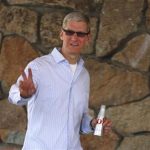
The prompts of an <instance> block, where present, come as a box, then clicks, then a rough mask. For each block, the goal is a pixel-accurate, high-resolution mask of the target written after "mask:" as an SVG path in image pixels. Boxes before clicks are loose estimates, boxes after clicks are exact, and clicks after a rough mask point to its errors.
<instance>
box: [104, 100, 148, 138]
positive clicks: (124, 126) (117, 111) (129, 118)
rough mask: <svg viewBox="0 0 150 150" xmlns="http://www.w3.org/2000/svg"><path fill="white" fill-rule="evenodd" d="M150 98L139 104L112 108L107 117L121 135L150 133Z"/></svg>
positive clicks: (109, 109)
mask: <svg viewBox="0 0 150 150" xmlns="http://www.w3.org/2000/svg"><path fill="white" fill-rule="evenodd" d="M149 108H150V97H148V98H145V99H144V100H141V101H139V102H135V103H130V104H125V105H122V106H117V107H112V108H111V107H110V108H108V110H107V113H106V116H107V117H108V118H110V119H111V120H112V122H113V127H114V128H115V129H116V130H117V132H118V133H120V134H121V135H130V134H131V135H132V134H133V133H140V132H146V131H147V132H150V109H149Z"/></svg>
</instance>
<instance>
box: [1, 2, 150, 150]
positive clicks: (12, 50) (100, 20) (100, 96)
mask: <svg viewBox="0 0 150 150" xmlns="http://www.w3.org/2000/svg"><path fill="white" fill-rule="evenodd" d="M149 6H150V0H80V1H79V0H22V1H21V0H0V118H1V119H0V150H20V149H21V145H22V143H23V140H24V133H25V130H26V122H27V120H26V108H25V107H19V106H15V105H12V104H9V103H8V101H7V96H8V91H9V88H10V86H11V84H13V83H14V82H15V81H16V79H17V77H18V75H19V74H20V68H21V67H24V66H25V65H26V64H27V63H28V62H29V61H31V60H32V59H34V58H35V57H38V56H41V55H44V54H47V53H49V52H50V51H51V50H52V48H53V47H55V46H61V41H60V40H59V31H60V27H61V23H62V19H63V17H64V16H65V15H66V14H67V13H68V12H70V11H72V10H81V11H84V12H85V13H86V14H88V15H89V16H90V20H91V34H92V40H91V44H90V45H88V46H87V48H86V49H85V51H84V53H83V57H84V59H85V62H86V67H87V69H88V70H89V73H90V76H91V93H90V112H91V114H93V116H94V115H95V116H97V113H98V111H99V107H100V105H101V104H105V105H106V106H107V110H106V116H107V117H108V118H110V119H111V120H112V122H113V128H112V131H111V133H110V134H109V135H106V136H105V135H104V136H102V137H96V136H93V135H86V136H85V135H82V136H81V141H82V145H83V147H84V150H148V149H149V148H150V7H149Z"/></svg>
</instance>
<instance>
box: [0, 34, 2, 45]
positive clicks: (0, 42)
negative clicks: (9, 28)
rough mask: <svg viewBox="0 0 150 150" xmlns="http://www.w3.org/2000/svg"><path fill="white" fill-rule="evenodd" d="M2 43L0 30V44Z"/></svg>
mask: <svg viewBox="0 0 150 150" xmlns="http://www.w3.org/2000/svg"><path fill="white" fill-rule="evenodd" d="M1 44H2V33H1V32H0V46H1Z"/></svg>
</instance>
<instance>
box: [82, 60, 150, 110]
mask: <svg viewBox="0 0 150 150" xmlns="http://www.w3.org/2000/svg"><path fill="white" fill-rule="evenodd" d="M85 62H86V68H87V69H88V71H89V73H90V77H91V92H90V106H91V108H95V109H97V110H99V107H100V104H106V105H118V104H124V103H127V102H131V101H136V100H139V99H141V98H143V97H145V96H146V95H148V94H149V92H150V90H149V79H148V76H144V75H142V74H140V73H139V72H130V71H128V70H126V69H125V68H121V67H120V68H119V67H116V66H114V65H110V64H107V63H99V62H98V61H96V60H93V59H87V60H85Z"/></svg>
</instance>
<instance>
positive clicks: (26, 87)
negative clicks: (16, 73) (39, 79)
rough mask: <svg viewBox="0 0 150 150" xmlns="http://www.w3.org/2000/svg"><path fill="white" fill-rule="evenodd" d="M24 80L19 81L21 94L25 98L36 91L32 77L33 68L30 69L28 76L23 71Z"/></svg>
mask: <svg viewBox="0 0 150 150" xmlns="http://www.w3.org/2000/svg"><path fill="white" fill-rule="evenodd" d="M22 77H23V80H22V81H20V82H19V90H20V96H21V97H23V98H29V97H31V96H32V95H33V94H34V93H35V92H36V88H35V85H34V83H33V79H32V70H31V69H30V68H29V69H28V76H27V75H26V74H25V72H24V71H22Z"/></svg>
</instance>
